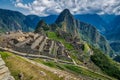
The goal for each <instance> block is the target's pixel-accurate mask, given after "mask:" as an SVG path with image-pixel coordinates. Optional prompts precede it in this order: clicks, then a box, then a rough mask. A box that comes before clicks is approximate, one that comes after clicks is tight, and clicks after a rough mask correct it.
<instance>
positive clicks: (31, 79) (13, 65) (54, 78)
mask: <svg viewBox="0 0 120 80" xmlns="http://www.w3.org/2000/svg"><path fill="white" fill-rule="evenodd" d="M0 54H1V56H2V58H3V60H4V61H5V63H6V66H7V67H8V68H9V70H10V72H11V74H12V76H13V77H14V78H15V80H20V79H19V77H18V75H19V74H20V73H22V74H23V75H24V79H23V80H63V78H59V76H58V75H56V74H54V73H52V72H50V71H48V70H45V69H43V68H41V67H38V66H36V65H33V64H31V63H29V62H28V61H26V60H25V59H24V58H22V57H20V56H16V55H14V54H12V53H9V52H0ZM48 65H49V64H48ZM40 71H43V72H45V74H46V75H47V76H43V75H41V74H40Z"/></svg>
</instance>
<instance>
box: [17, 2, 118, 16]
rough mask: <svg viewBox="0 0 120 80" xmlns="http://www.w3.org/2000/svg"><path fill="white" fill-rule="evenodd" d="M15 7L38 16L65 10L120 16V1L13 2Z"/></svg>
mask: <svg viewBox="0 0 120 80" xmlns="http://www.w3.org/2000/svg"><path fill="white" fill-rule="evenodd" d="M15 6H16V7H19V8H23V9H26V10H28V11H29V12H30V13H31V14H37V15H40V16H46V15H50V14H59V13H60V12H61V11H62V10H63V9H65V8H68V9H70V11H71V12H72V14H87V13H90V14H95V13H97V14H120V0H33V2H31V3H29V2H28V3H24V1H23V0H15Z"/></svg>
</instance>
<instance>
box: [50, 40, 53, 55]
mask: <svg viewBox="0 0 120 80" xmlns="http://www.w3.org/2000/svg"><path fill="white" fill-rule="evenodd" d="M53 47H54V41H51V45H50V48H49V54H51V53H52V49H53Z"/></svg>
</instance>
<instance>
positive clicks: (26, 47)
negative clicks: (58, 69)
mask: <svg viewBox="0 0 120 80" xmlns="http://www.w3.org/2000/svg"><path fill="white" fill-rule="evenodd" d="M1 40H2V41H1V43H0V45H1V47H4V48H10V49H13V50H15V51H18V52H22V53H28V54H31V55H45V56H49V57H52V58H58V59H65V60H66V61H72V60H71V58H70V57H69V51H68V50H67V49H66V48H65V47H64V45H63V44H62V43H61V42H59V41H55V40H51V39H49V38H48V37H46V36H43V35H40V34H35V33H19V32H16V33H11V34H8V35H3V36H2V38H1Z"/></svg>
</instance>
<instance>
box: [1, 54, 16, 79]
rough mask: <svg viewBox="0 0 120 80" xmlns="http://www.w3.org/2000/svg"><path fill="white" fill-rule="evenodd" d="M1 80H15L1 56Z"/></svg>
mask: <svg viewBox="0 0 120 80" xmlns="http://www.w3.org/2000/svg"><path fill="white" fill-rule="evenodd" d="M0 80H15V79H14V78H13V77H12V76H11V74H10V71H9V69H8V68H7V67H6V65H5V62H4V61H3V60H2V58H1V55H0Z"/></svg>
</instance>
